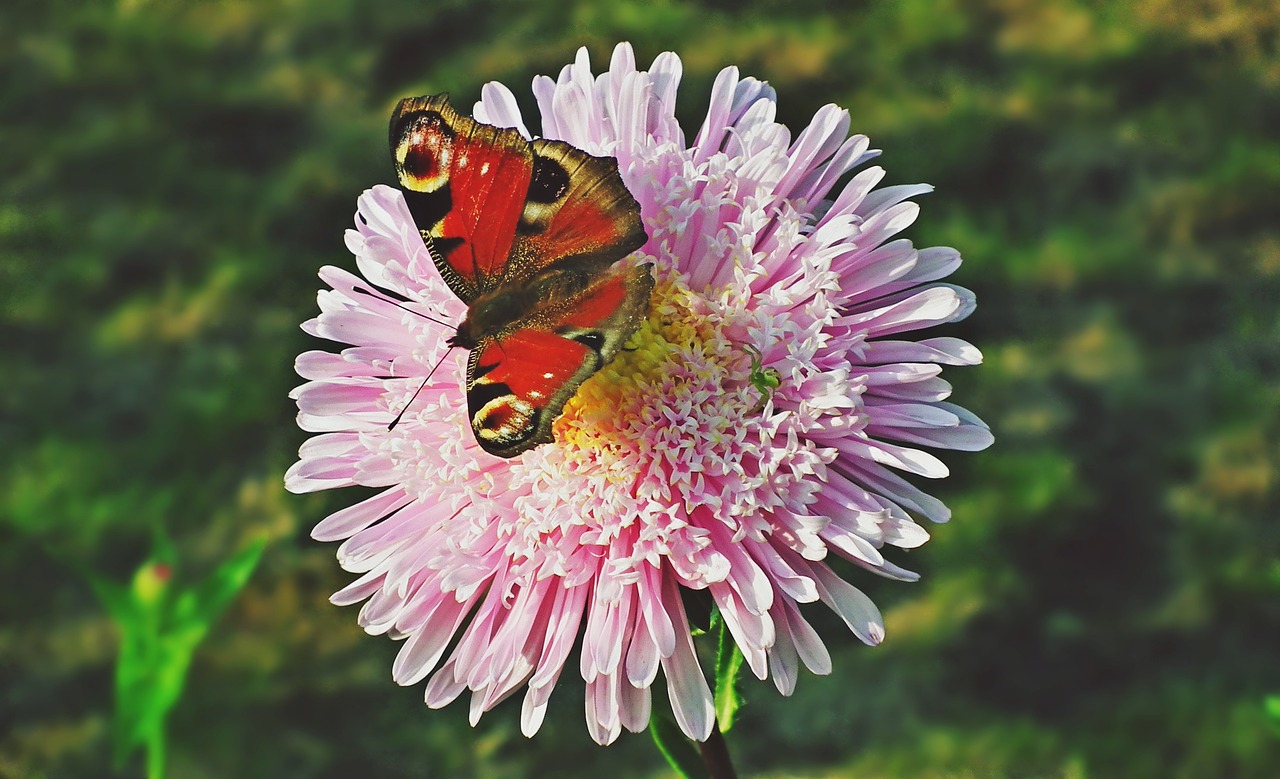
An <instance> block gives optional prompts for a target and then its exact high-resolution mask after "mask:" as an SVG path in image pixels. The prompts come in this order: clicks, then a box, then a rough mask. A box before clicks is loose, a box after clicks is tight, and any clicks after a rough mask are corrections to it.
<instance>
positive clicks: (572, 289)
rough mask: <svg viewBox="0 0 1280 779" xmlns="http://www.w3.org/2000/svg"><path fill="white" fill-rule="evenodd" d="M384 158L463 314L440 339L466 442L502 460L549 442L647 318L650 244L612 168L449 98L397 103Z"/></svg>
mask: <svg viewBox="0 0 1280 779" xmlns="http://www.w3.org/2000/svg"><path fill="white" fill-rule="evenodd" d="M391 154H392V157H393V158H394V160H395V167H396V174H397V176H398V177H399V180H400V187H401V189H402V190H404V197H405V202H406V203H407V204H408V206H409V212H410V214H412V216H413V218H414V221H415V223H416V224H417V226H418V229H419V230H420V232H421V233H422V238H423V241H424V242H425V243H426V245H427V248H428V250H429V251H430V252H431V257H432V259H433V260H434V261H435V265H436V268H438V269H439V271H440V275H441V277H443V279H444V281H445V283H446V284H447V285H448V286H449V289H450V290H452V291H453V293H454V294H455V295H457V296H458V297H459V298H461V299H462V301H463V302H464V303H466V304H467V314H466V316H465V317H464V318H463V320H462V322H461V323H460V324H459V325H458V328H457V332H456V333H455V334H454V335H453V336H451V337H450V338H449V345H450V346H457V347H462V348H465V349H469V350H470V351H471V353H470V358H469V359H468V360H467V378H466V391H467V410H468V413H469V414H470V416H471V429H472V430H473V431H474V432H475V436H476V441H477V442H479V444H480V446H481V447H483V448H484V450H485V451H487V452H489V453H491V454H494V455H497V456H498V457H514V456H515V455H518V454H520V453H521V452H523V451H525V450H527V449H531V448H533V447H535V446H537V445H539V444H543V443H547V442H549V441H551V440H552V433H551V425H552V423H553V422H554V421H555V420H556V418H557V417H558V416H560V414H561V412H562V411H563V410H564V405H565V403H566V402H568V400H569V398H571V397H573V394H574V393H575V392H577V390H578V387H579V386H581V385H582V383H583V382H584V381H586V380H587V379H588V378H590V376H591V375H592V374H594V373H595V372H596V371H598V370H600V368H601V367H603V366H604V365H605V364H607V363H608V362H609V361H610V360H612V359H613V357H614V356H615V355H616V354H617V353H618V350H619V349H621V348H622V346H623V345H624V344H625V343H626V342H627V339H628V338H629V337H630V336H631V334H632V333H634V332H635V331H636V329H637V328H639V327H640V323H641V322H642V321H643V320H644V318H645V316H646V315H647V313H648V309H649V295H650V293H651V292H652V291H653V276H652V274H651V273H650V270H649V266H648V265H628V264H626V263H619V262H618V260H620V259H622V258H623V257H625V256H627V255H628V254H630V253H631V252H633V251H635V250H636V249H638V248H640V247H641V246H642V245H643V244H644V242H645V241H646V240H648V236H647V235H646V234H645V231H644V226H643V225H642V224H641V222H640V206H639V204H638V203H637V202H636V200H635V198H634V197H632V196H631V193H630V192H628V191H627V188H626V186H625V185H624V184H623V183H622V177H621V176H620V175H619V174H618V163H617V161H616V160H614V159H612V158H609V157H595V156H592V155H590V154H587V153H586V152H584V151H582V150H580V149H576V148H574V147H573V146H570V145H569V144H567V143H564V142H563V141H549V140H546V139H537V140H533V141H528V140H526V139H525V138H524V136H522V135H521V134H520V133H519V131H517V130H515V129H503V128H498V127H493V126H491V125H487V124H483V123H481V122H478V121H476V120H474V119H472V118H471V117H468V116H463V115H461V114H459V113H458V112H457V111H455V110H454V109H453V107H452V106H450V105H449V99H448V96H447V95H434V96H428V97H416V98H405V99H404V100H401V101H400V104H399V105H398V106H397V107H396V110H395V112H394V113H393V114H392V116H391Z"/></svg>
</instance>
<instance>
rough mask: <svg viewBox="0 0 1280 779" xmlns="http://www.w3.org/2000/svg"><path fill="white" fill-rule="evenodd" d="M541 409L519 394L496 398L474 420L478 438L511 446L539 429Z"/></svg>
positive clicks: (472, 421) (473, 427)
mask: <svg viewBox="0 0 1280 779" xmlns="http://www.w3.org/2000/svg"><path fill="white" fill-rule="evenodd" d="M538 413H539V412H538V409H536V408H535V407H534V406H533V404H532V403H529V402H528V401H526V400H523V399H521V398H517V397H516V396H515V395H503V396H501V397H498V398H494V399H493V400H491V401H489V402H488V403H486V404H484V406H483V407H482V408H481V409H480V410H479V411H477V412H476V413H475V415H474V416H473V417H472V418H471V426H472V429H473V430H475V432H476V435H477V436H479V437H480V438H482V439H484V441H487V442H489V443H493V444H497V445H500V446H511V445H513V444H517V443H520V442H521V441H524V440H525V439H526V438H528V437H529V436H531V435H533V433H534V432H535V431H536V430H537V428H538V425H537V419H538Z"/></svg>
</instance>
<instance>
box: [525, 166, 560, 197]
mask: <svg viewBox="0 0 1280 779" xmlns="http://www.w3.org/2000/svg"><path fill="white" fill-rule="evenodd" d="M568 189H569V172H568V171H566V170H565V169H564V166H562V165H561V164H560V163H558V162H556V161H555V160H551V159H547V158H546V157H534V158H533V177H532V178H531V179H530V180H529V193H528V199H529V200H531V201H533V202H535V203H554V202H556V201H557V200H559V199H560V198H562V197H564V193H565V192H567V191H568Z"/></svg>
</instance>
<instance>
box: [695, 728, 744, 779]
mask: <svg viewBox="0 0 1280 779" xmlns="http://www.w3.org/2000/svg"><path fill="white" fill-rule="evenodd" d="M698 754H699V755H701V756H702V764H703V765H705V766H706V767H707V775H708V776H709V777H711V779H738V774H737V773H735V772H734V770H733V761H732V760H730V759H729V747H728V745H727V744H725V743H724V735H722V734H721V733H720V725H719V724H718V723H717V724H716V725H714V726H713V727H712V728H711V735H710V736H707V740H706V741H703V742H702V743H701V744H698Z"/></svg>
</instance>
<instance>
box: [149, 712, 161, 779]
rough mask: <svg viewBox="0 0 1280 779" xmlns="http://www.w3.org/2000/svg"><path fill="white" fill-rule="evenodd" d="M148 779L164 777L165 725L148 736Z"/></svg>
mask: <svg viewBox="0 0 1280 779" xmlns="http://www.w3.org/2000/svg"><path fill="white" fill-rule="evenodd" d="M146 749H147V779H164V725H163V724H161V725H160V726H159V727H157V728H155V729H154V730H152V731H151V735H149V736H148V737H147V748H146Z"/></svg>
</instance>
